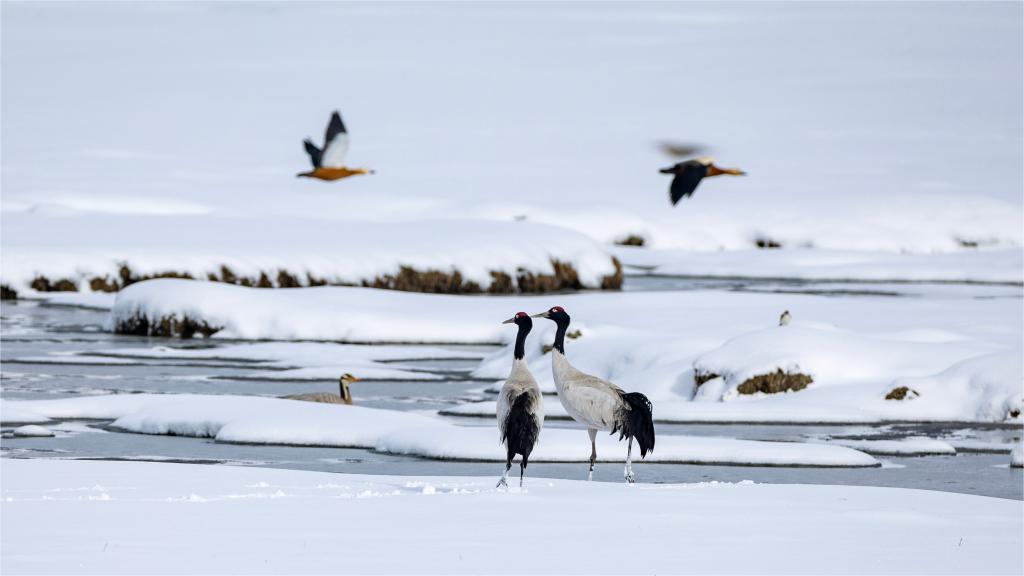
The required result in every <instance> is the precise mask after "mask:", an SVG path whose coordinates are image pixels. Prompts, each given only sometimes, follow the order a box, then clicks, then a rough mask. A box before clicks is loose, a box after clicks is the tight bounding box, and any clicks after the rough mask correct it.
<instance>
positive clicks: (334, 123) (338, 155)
mask: <svg viewBox="0 0 1024 576" xmlns="http://www.w3.org/2000/svg"><path fill="white" fill-rule="evenodd" d="M347 152H348V132H346V131H345V124H344V123H342V121H341V114H338V112H337V111H335V112H334V114H331V121H330V122H329V123H328V124H327V133H326V134H324V150H323V153H322V154H321V155H320V164H321V165H322V166H323V167H325V168H342V167H344V166H345V154H346V153H347Z"/></svg>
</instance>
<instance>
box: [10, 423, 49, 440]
mask: <svg viewBox="0 0 1024 576" xmlns="http://www.w3.org/2000/svg"><path fill="white" fill-rule="evenodd" d="M11 433H12V434H14V435H15V436H25V437H45V438H49V437H51V436H54V432H53V430H50V429H49V428H46V427H45V426H38V425H36V424H28V425H26V426H19V427H18V428H15V429H14V430H12V431H11Z"/></svg>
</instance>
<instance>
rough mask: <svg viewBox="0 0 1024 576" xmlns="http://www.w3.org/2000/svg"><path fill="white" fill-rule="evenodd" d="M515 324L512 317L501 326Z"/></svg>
mask: <svg viewBox="0 0 1024 576" xmlns="http://www.w3.org/2000/svg"><path fill="white" fill-rule="evenodd" d="M515 323H516V317H515V316H513V317H511V318H509V319H508V320H505V321H504V322H502V324H515Z"/></svg>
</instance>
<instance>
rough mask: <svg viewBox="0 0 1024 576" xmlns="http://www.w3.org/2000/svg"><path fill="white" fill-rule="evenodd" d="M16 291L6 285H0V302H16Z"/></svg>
mask: <svg viewBox="0 0 1024 576" xmlns="http://www.w3.org/2000/svg"><path fill="white" fill-rule="evenodd" d="M17 299H18V291H17V290H15V289H14V288H11V287H10V286H8V285H7V284H0V300H17Z"/></svg>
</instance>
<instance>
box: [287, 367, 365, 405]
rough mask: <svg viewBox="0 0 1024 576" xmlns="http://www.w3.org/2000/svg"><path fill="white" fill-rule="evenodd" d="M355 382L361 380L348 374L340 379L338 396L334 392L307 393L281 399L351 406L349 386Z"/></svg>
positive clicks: (290, 395)
mask: <svg viewBox="0 0 1024 576" xmlns="http://www.w3.org/2000/svg"><path fill="white" fill-rule="evenodd" d="M353 382H359V378H356V377H355V376H353V375H351V374H349V373H348V372H346V373H344V374H342V375H341V378H339V379H338V387H339V389H338V394H334V393H333V392H306V393H304V394H289V395H288V396H281V398H284V399H285V400H302V401H303V402H320V403H323V404H348V405H350V406H351V405H352V392H350V391H349V389H348V385H349V384H351V383H353Z"/></svg>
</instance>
